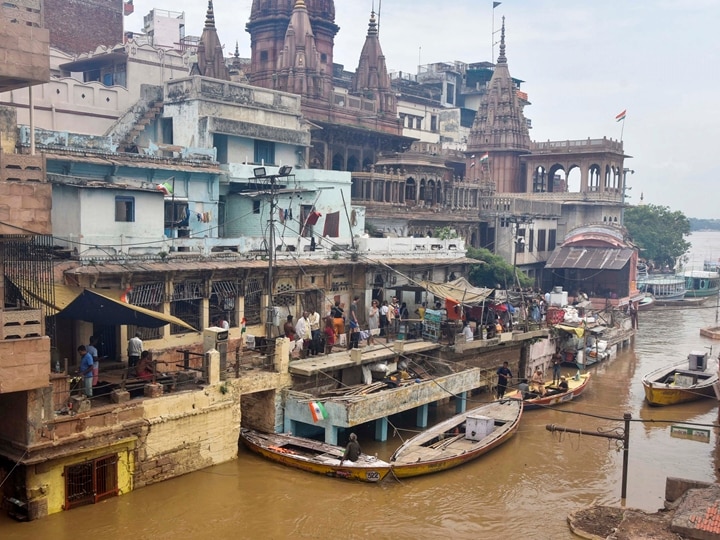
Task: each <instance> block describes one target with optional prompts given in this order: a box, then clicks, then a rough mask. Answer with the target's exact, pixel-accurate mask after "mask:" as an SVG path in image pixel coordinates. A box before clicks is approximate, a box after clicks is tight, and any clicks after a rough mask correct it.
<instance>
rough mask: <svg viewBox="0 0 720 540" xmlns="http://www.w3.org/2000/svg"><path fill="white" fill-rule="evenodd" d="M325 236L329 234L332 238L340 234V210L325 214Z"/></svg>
mask: <svg viewBox="0 0 720 540" xmlns="http://www.w3.org/2000/svg"><path fill="white" fill-rule="evenodd" d="M323 236H329V237H331V238H337V237H338V236H340V212H332V213H330V214H325V227H324V228H323Z"/></svg>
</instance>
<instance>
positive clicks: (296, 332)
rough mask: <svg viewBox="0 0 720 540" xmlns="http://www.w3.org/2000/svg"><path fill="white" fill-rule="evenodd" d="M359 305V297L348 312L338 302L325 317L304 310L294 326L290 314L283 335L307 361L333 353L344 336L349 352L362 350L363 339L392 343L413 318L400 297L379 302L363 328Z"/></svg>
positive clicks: (370, 309)
mask: <svg viewBox="0 0 720 540" xmlns="http://www.w3.org/2000/svg"><path fill="white" fill-rule="evenodd" d="M359 302H360V297H359V296H355V297H353V300H352V303H351V304H350V307H349V308H348V309H347V310H346V309H345V305H344V304H343V303H342V302H340V301H339V300H337V301H335V302H334V303H333V304H332V305H331V306H330V308H329V310H328V312H327V314H326V315H325V317H322V318H321V317H320V314H319V313H318V312H317V310H315V309H311V310H306V311H303V313H302V315H301V316H300V318H299V319H298V320H297V322H295V323H294V324H293V316H292V315H288V316H287V320H286V322H285V324H284V325H283V335H284V336H285V337H287V338H288V339H290V340H291V341H293V342H295V346H294V348H293V349H294V350H298V351H299V356H300V357H302V358H306V357H307V356H313V355H317V354H320V353H321V352H322V351H323V350H324V352H325V354H329V353H330V352H332V349H333V347H334V346H335V345H337V344H338V343H340V344H342V339H341V337H340V336H345V340H344V341H345V346H347V348H348V349H354V348H358V347H359V346H360V341H362V340H366V341H367V344H368V345H373V344H375V339H376V338H377V337H385V338H386V339H388V340H390V339H392V336H395V335H397V334H398V332H399V328H400V323H401V321H403V320H408V319H409V318H410V315H409V312H408V308H407V304H406V303H405V302H402V303H400V302H399V301H398V298H397V297H393V298H392V300H391V301H390V302H388V301H387V300H385V301H383V302H382V303H381V302H380V301H379V300H376V299H375V300H373V301H372V302H371V304H370V307H369V308H368V311H367V316H366V321H367V326H366V328H363V324H362V323H361V318H360V315H359V309H360V308H359ZM423 311H424V305H423ZM323 343H324V346H323Z"/></svg>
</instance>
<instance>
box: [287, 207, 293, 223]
mask: <svg viewBox="0 0 720 540" xmlns="http://www.w3.org/2000/svg"><path fill="white" fill-rule="evenodd" d="M285 219H286V220H287V219H288V209H287V208H286V209H285ZM289 219H292V215H291V216H290V218H289Z"/></svg>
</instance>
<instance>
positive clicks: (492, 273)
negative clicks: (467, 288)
mask: <svg viewBox="0 0 720 540" xmlns="http://www.w3.org/2000/svg"><path fill="white" fill-rule="evenodd" d="M467 256H468V257H469V258H471V259H477V260H479V261H483V263H484V264H475V265H473V266H472V267H471V268H470V274H469V275H468V280H469V281H470V283H472V284H473V285H475V286H476V287H489V288H492V287H496V286H497V285H500V286H501V287H503V288H512V287H513V286H515V285H516V283H514V280H513V265H512V264H509V263H507V262H506V261H505V259H503V258H502V257H500V256H499V255H495V254H494V253H492V252H491V251H489V250H487V249H484V248H479V249H478V248H473V247H468V251H467ZM518 277H519V278H520V285H521V286H523V287H531V286H532V285H533V283H534V282H533V280H532V278H529V277H528V276H526V275H525V274H523V273H522V272H520V271H518Z"/></svg>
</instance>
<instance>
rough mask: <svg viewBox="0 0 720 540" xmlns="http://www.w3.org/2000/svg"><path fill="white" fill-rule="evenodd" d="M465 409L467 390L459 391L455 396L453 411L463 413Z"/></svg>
mask: <svg viewBox="0 0 720 540" xmlns="http://www.w3.org/2000/svg"><path fill="white" fill-rule="evenodd" d="M465 409H467V392H460V393H459V394H458V395H457V397H456V398H455V412H456V413H457V414H460V413H464V412H465Z"/></svg>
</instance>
